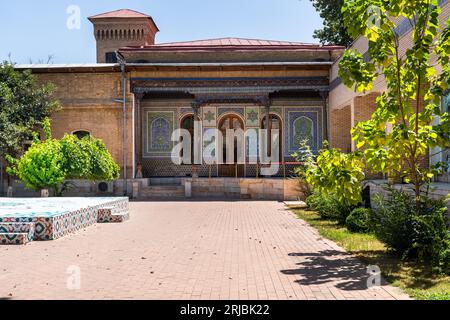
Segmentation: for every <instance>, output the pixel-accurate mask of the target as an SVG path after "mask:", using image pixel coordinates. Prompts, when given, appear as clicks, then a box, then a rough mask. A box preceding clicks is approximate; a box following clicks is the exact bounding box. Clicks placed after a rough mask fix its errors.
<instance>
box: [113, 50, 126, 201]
mask: <svg viewBox="0 0 450 320" xmlns="http://www.w3.org/2000/svg"><path fill="white" fill-rule="evenodd" d="M116 57H117V62H118V63H119V64H120V70H121V72H122V101H121V102H122V111H123V195H124V196H126V195H127V191H128V183H127V74H126V65H127V62H126V61H125V58H124V57H123V56H122V55H121V54H120V53H119V51H116Z"/></svg>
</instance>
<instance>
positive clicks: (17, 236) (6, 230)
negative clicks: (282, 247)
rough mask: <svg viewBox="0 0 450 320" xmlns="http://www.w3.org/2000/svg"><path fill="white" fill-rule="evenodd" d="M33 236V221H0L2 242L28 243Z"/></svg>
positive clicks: (0, 241)
mask: <svg viewBox="0 0 450 320" xmlns="http://www.w3.org/2000/svg"><path fill="white" fill-rule="evenodd" d="M33 238H34V224H33V223H19V222H11V223H6V222H3V223H0V244H26V243H28V242H30V241H33Z"/></svg>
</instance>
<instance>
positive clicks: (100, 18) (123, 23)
mask: <svg viewBox="0 0 450 320" xmlns="http://www.w3.org/2000/svg"><path fill="white" fill-rule="evenodd" d="M88 19H89V21H90V22H92V24H93V25H94V36H95V39H96V41H97V63H115V62H116V55H115V52H116V51H117V50H118V49H119V48H122V47H127V46H145V45H153V44H155V36H156V33H157V32H158V31H159V29H158V27H157V26H156V24H155V22H154V21H153V19H152V17H150V16H148V15H145V14H143V13H140V12H137V11H133V10H128V9H121V10H116V11H111V12H107V13H102V14H99V15H96V16H92V17H89V18H88Z"/></svg>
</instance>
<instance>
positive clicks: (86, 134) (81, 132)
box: [73, 130, 91, 139]
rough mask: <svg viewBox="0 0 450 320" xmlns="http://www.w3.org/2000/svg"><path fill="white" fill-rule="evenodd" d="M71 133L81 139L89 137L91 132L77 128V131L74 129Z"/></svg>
mask: <svg viewBox="0 0 450 320" xmlns="http://www.w3.org/2000/svg"><path fill="white" fill-rule="evenodd" d="M73 135H74V136H77V137H78V139H83V138H85V137H89V136H90V135H91V134H90V133H89V132H88V131H84V130H79V131H74V132H73Z"/></svg>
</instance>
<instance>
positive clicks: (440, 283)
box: [293, 209, 450, 300]
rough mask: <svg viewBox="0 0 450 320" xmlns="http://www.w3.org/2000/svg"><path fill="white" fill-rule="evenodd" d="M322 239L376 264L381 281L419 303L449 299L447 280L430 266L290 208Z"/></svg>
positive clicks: (449, 282) (311, 213)
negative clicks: (385, 281)
mask: <svg viewBox="0 0 450 320" xmlns="http://www.w3.org/2000/svg"><path fill="white" fill-rule="evenodd" d="M293 211H294V212H295V213H296V214H297V216H298V217H299V218H300V219H302V220H305V221H306V222H308V223H309V224H310V225H311V226H312V227H314V228H316V229H317V230H318V231H319V233H320V235H321V236H322V237H324V238H327V239H330V240H332V241H334V242H336V243H337V244H338V245H339V246H341V247H342V248H344V249H345V250H346V251H348V252H350V253H352V254H353V255H355V256H357V257H358V258H359V259H360V260H362V261H363V262H364V263H367V264H372V265H378V266H379V267H380V268H381V270H382V273H383V276H384V278H385V279H386V280H387V281H389V282H390V283H391V284H393V285H395V286H397V287H400V288H401V289H403V290H404V291H405V292H406V293H407V294H409V295H410V296H411V297H412V298H414V299H418V300H450V277H448V276H436V275H433V274H432V273H431V269H430V266H428V265H423V264H420V263H417V262H415V261H403V260H402V259H400V257H398V256H396V255H394V254H392V253H390V252H389V251H388V250H387V248H386V247H385V246H384V244H383V243H381V242H380V241H378V239H377V238H376V237H375V236H374V235H372V234H363V233H352V232H350V231H348V229H347V228H346V227H343V226H340V225H338V223H337V222H333V221H329V220H324V219H322V218H321V217H320V215H319V214H317V213H316V212H314V211H309V210H303V209H293Z"/></svg>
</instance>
